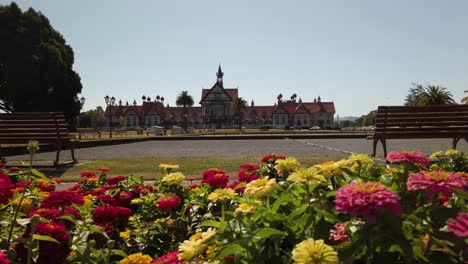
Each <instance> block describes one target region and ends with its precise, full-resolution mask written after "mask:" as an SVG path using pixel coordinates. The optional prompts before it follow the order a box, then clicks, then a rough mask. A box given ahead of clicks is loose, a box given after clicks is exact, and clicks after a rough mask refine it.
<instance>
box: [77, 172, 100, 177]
mask: <svg viewBox="0 0 468 264" xmlns="http://www.w3.org/2000/svg"><path fill="white" fill-rule="evenodd" d="M80 175H81V177H86V178H89V177H94V176H96V173H95V172H94V171H82V172H81V173H80Z"/></svg>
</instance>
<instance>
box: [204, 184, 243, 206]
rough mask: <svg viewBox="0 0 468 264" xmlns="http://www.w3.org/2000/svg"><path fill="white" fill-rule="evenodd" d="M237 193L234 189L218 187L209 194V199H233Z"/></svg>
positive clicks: (215, 200)
mask: <svg viewBox="0 0 468 264" xmlns="http://www.w3.org/2000/svg"><path fill="white" fill-rule="evenodd" d="M235 196H237V193H236V192H235V191H234V190H233V189H226V188H224V189H216V190H214V191H213V192H212V193H210V194H209V195H208V200H210V201H211V202H213V203H216V202H218V201H225V200H232V199H233V198H234V197H235Z"/></svg>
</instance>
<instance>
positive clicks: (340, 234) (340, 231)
mask: <svg viewBox="0 0 468 264" xmlns="http://www.w3.org/2000/svg"><path fill="white" fill-rule="evenodd" d="M345 226H346V223H336V224H335V229H331V230H330V237H329V238H328V239H329V240H330V241H333V242H337V243H344V242H349V238H348V232H347V231H346V229H345Z"/></svg>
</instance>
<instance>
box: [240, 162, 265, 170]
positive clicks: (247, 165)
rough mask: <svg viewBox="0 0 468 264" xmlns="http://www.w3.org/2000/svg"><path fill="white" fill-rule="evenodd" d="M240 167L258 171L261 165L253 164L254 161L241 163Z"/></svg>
mask: <svg viewBox="0 0 468 264" xmlns="http://www.w3.org/2000/svg"><path fill="white" fill-rule="evenodd" d="M240 167H241V169H244V170H246V171H256V170H259V169H260V166H258V165H257V164H253V163H245V164H241V165H240Z"/></svg>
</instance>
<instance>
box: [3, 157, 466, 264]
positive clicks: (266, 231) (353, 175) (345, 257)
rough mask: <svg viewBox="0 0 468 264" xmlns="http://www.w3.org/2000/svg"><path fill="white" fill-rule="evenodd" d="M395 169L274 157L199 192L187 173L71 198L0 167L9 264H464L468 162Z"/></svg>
mask: <svg viewBox="0 0 468 264" xmlns="http://www.w3.org/2000/svg"><path fill="white" fill-rule="evenodd" d="M32 156H33V154H31V157H32ZM431 160H432V161H433V162H431ZM389 161H390V162H393V163H395V164H392V165H388V166H383V165H378V164H375V163H374V161H373V160H372V159H371V158H370V157H368V156H365V155H351V156H350V157H349V158H348V159H345V160H340V161H337V162H327V163H324V164H319V165H315V166H313V167H310V168H304V167H301V166H300V164H299V163H298V162H297V160H296V159H294V158H293V157H285V156H281V155H274V154H269V155H267V156H265V157H264V158H263V159H262V160H261V161H260V163H259V164H254V163H252V164H241V165H240V171H239V174H238V175H237V177H232V176H228V175H226V173H225V172H224V171H222V170H221V169H215V168H212V169H208V170H207V171H205V172H204V173H203V175H202V180H201V182H200V184H195V183H194V179H192V178H189V179H186V178H185V176H184V175H183V174H182V173H180V172H177V170H178V169H179V167H178V166H177V165H169V164H161V165H160V169H161V170H162V171H163V173H164V176H163V177H162V178H161V179H157V180H156V182H155V183H154V184H152V185H148V184H145V183H144V182H143V180H141V179H140V178H138V177H134V176H113V177H110V174H111V171H110V170H109V169H108V168H100V169H99V171H98V172H93V171H85V172H82V173H81V176H82V180H80V181H79V182H78V183H77V184H76V185H74V186H73V187H71V188H69V189H68V190H64V191H55V187H56V185H57V184H60V181H59V180H57V179H50V178H47V177H46V176H45V175H43V174H42V173H40V172H39V171H37V170H34V169H32V166H31V167H29V169H28V168H25V169H17V168H16V169H13V168H12V169H9V170H7V169H4V165H0V166H1V167H3V169H2V170H1V171H0V204H1V205H0V219H1V222H0V224H1V231H0V236H1V242H0V245H1V249H2V251H1V252H0V263H119V262H120V263H160V264H161V263H301V264H305V263H325V264H329V263H461V262H463V261H465V260H466V259H467V254H468V252H467V250H466V249H467V240H468V209H467V206H466V202H467V198H468V194H467V192H466V190H467V187H468V173H467V172H468V155H466V154H464V153H457V152H456V151H453V150H451V151H447V152H446V153H441V152H439V153H434V154H433V155H431V157H430V158H428V157H425V156H424V155H422V154H421V153H420V152H395V153H390V154H389Z"/></svg>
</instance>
